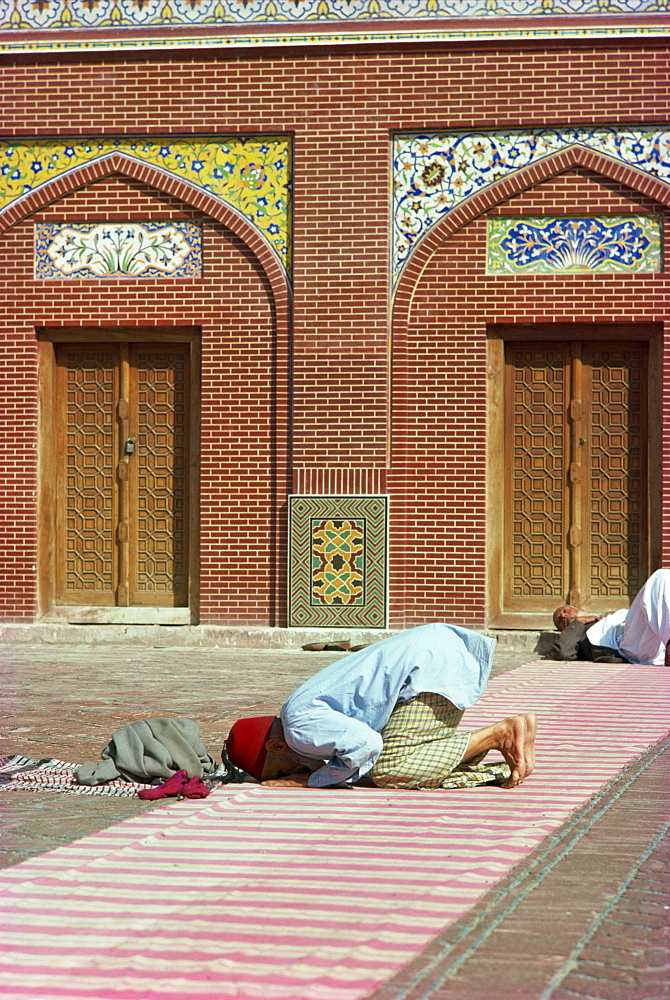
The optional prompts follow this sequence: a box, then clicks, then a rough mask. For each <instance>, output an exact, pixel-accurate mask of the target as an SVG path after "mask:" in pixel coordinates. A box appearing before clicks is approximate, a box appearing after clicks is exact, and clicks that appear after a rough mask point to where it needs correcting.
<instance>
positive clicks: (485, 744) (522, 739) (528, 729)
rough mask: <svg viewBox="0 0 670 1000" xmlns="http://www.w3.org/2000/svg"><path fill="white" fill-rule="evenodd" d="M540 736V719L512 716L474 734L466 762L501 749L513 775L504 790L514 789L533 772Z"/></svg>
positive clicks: (530, 714) (531, 716)
mask: <svg viewBox="0 0 670 1000" xmlns="http://www.w3.org/2000/svg"><path fill="white" fill-rule="evenodd" d="M536 733H537V718H536V716H535V713H534V712H524V714H523V715H513V716H510V717H509V718H508V719H503V720H502V722H496V723H494V725H492V726H487V727H486V729H478V730H477V731H476V732H473V733H470V742H469V744H468V749H467V751H466V754H465V756H464V758H463V760H465V761H467V760H470V759H471V758H472V757H476V756H477V754H480V753H486V751H487V750H499V751H500V753H501V754H502V755H503V757H504V758H505V761H506V762H507V764H509V768H510V771H511V772H512V773H511V774H510V776H509V778H508V779H507V781H506V782H505V784H504V786H503V787H504V788H514V786H515V785H520V784H521V782H522V781H523V780H524V779H525V778H527V777H528V776H529V775H530V774H532V772H533V769H534V767H535V734H536Z"/></svg>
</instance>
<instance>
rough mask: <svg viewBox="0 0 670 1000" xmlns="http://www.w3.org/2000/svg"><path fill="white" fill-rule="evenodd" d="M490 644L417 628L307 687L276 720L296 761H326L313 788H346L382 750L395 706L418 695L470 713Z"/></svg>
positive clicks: (438, 627)
mask: <svg viewBox="0 0 670 1000" xmlns="http://www.w3.org/2000/svg"><path fill="white" fill-rule="evenodd" d="M494 647H495V639H491V638H488V637H487V636H484V635H480V634H479V633H478V632H471V631H469V629H465V628H460V627H459V626H457V625H443V624H440V623H435V624H432V625H421V626H419V627H418V628H413V629H410V630H409V631H407V632H402V633H400V634H399V635H394V636H392V637H391V638H390V639H383V640H382V641H381V642H376V643H374V645H372V646H368V647H367V648H366V649H362V650H360V651H359V652H358V653H352V654H350V655H349V656H345V657H342V658H341V659H339V660H338V661H337V662H336V663H332V664H331V665H330V666H328V667H324V669H323V670H320V671H319V672H318V673H317V674H314V676H313V677H310V678H309V680H307V681H305V683H304V684H302V685H301V686H300V687H299V688H298V690H297V691H295V692H294V693H293V694H292V695H291V697H290V698H289V699H288V701H286V703H285V704H284V705H283V707H282V709H281V713H280V717H281V720H282V724H283V726H284V737H285V739H286V742H287V743H288V745H289V746H290V747H291V748H292V749H293V750H295V751H296V752H297V753H301V754H304V755H305V756H307V757H316V758H319V759H321V760H324V761H325V763H324V765H323V767H320V768H319V769H318V770H317V771H314V772H313V773H312V774H311V775H310V777H309V782H308V784H309V785H310V787H312V788H326V787H328V786H332V785H342V784H344V783H350V782H352V781H355V780H356V779H357V778H359V777H362V776H363V775H364V774H366V773H367V772H368V771H369V770H370V768H371V767H372V766H373V764H374V763H375V761H376V760H377V758H378V757H379V755H380V753H381V750H382V738H381V736H380V735H379V734H380V732H381V730H382V729H383V728H384V726H385V725H386V723H387V722H388V720H389V717H390V715H391V712H392V711H393V709H394V708H395V706H396V704H397V703H398V702H399V701H410V700H411V699H412V698H415V697H416V696H417V695H419V694H422V693H424V692H433V693H434V694H441V695H443V696H444V697H445V698H448V699H449V701H450V702H452V703H453V704H454V705H455V706H456V707H457V708H461V709H464V708H469V707H470V706H471V705H474V703H475V702H476V701H477V700H478V699H479V698H480V697H481V696H482V694H483V693H484V691H485V689H486V685H487V683H488V678H489V673H490V671H491V662H492V660H493V650H494Z"/></svg>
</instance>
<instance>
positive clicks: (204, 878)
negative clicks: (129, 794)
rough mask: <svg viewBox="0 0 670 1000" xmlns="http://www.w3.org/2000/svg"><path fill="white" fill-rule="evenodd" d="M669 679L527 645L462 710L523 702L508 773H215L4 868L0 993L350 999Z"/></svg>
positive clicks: (626, 741) (502, 858)
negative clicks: (484, 780)
mask: <svg viewBox="0 0 670 1000" xmlns="http://www.w3.org/2000/svg"><path fill="white" fill-rule="evenodd" d="M669 696H670V670H668V668H667V667H657V666H652V667H649V666H637V665H632V664H622V665H619V664H613V665H609V664H608V665H604V664H603V665H601V664H593V663H589V664H586V663H567V664H566V663H556V662H540V663H531V664H527V665H525V666H522V667H519V668H517V669H516V670H513V671H510V672H509V673H506V674H503V675H502V676H500V677H497V678H495V679H494V680H493V681H492V682H491V684H490V686H489V689H488V692H487V693H486V695H485V696H484V698H483V699H482V700H481V701H480V702H479V703H478V704H477V705H476V706H475V707H474V708H472V709H468V710H467V711H466V713H465V718H464V720H463V725H465V726H467V728H468V729H474V728H478V727H481V726H483V725H485V724H488V723H490V722H493V721H495V720H496V719H500V718H503V717H505V716H507V715H512V714H516V713H518V712H521V711H528V710H534V711H536V712H537V713H538V717H539V735H538V747H537V750H538V753H537V769H536V771H535V773H534V774H533V775H532V777H531V778H530V779H529V780H527V781H525V782H524V784H523V785H520V786H519V787H517V788H514V789H509V790H507V789H502V788H499V787H496V786H491V785H484V786H479V787H477V788H469V789H464V790H444V789H436V790H429V791H406V790H402V789H392V790H391V789H382V788H366V789H363V788H357V789H353V790H344V789H332V790H323V789H314V790H310V789H286V788H284V789H282V788H272V787H263V786H262V785H234V786H227V788H225V789H224V788H222V789H215V790H214V792H213V793H212V794H211V795H210V796H209V798H207V799H205V800H197V799H192V800H184V801H181V802H178V803H175V804H174V805H166V806H164V807H163V808H161V809H154V810H150V811H146V812H143V813H142V814H141V815H139V816H136V817H133V818H132V819H129V820H125V821H124V822H122V823H120V824H118V825H117V826H114V827H111V828H109V829H106V830H103V831H101V832H99V833H96V834H92V835H89V836H87V837H84V838H83V839H81V840H79V841H77V842H75V843H73V844H69V845H67V846H65V847H59V848H56V849H55V850H53V851H50V852H49V853H47V854H44V855H41V856H39V857H36V858H33V859H31V860H29V861H25V862H23V863H21V864H19V865H16V866H15V867H13V868H9V869H7V870H6V871H4V872H0V912H1V914H2V916H1V918H0V920H1V925H2V926H1V928H0V933H1V934H2V942H3V948H2V955H1V956H0V962H1V963H2V964H1V965H0V995H1V996H2V998H3V1000H35V998H39V1000H75V998H76V1000H158V998H160V1000H233V998H235V1000H259V998H261V997H262V998H263V1000H364V998H366V997H369V996H370V995H371V994H372V993H373V992H374V991H375V990H376V989H377V988H378V987H379V986H380V985H381V984H383V983H385V982H387V981H388V980H389V979H390V978H391V977H392V976H393V975H394V974H396V973H397V972H399V971H400V969H402V968H403V967H404V966H405V965H407V964H408V963H409V962H410V961H412V959H414V958H415V957H416V956H417V955H418V954H419V952H421V951H422V949H423V948H424V947H425V946H426V945H427V944H428V943H429V942H430V941H431V940H432V939H433V938H434V937H435V936H436V935H437V934H439V933H440V932H442V931H443V930H444V928H445V927H447V926H449V925H450V924H451V923H452V922H454V921H456V920H458V919H459V918H461V917H464V916H465V914H466V913H467V911H468V910H469V909H470V908H471V907H472V906H473V905H474V904H476V903H477V902H478V901H479V900H481V898H482V897H483V896H484V895H485V894H486V893H487V892H488V891H489V890H490V889H492V888H493V887H494V886H495V885H496V884H497V883H498V882H499V881H500V880H501V879H502V878H504V877H505V876H506V875H507V874H508V873H509V872H510V871H511V869H512V868H513V867H514V866H515V865H516V864H517V863H519V862H520V861H522V860H523V859H524V858H526V857H527V856H528V855H529V854H530V853H531V852H532V851H533V850H534V849H535V848H536V847H538V845H540V844H541V842H542V841H543V840H544V839H545V838H547V837H550V836H551V835H552V833H554V831H556V830H557V828H558V827H559V826H560V825H561V824H562V823H563V822H564V821H565V820H566V819H568V818H569V817H570V816H571V815H572V814H573V813H574V812H575V810H578V809H580V808H581V807H582V806H584V805H585V804H586V803H587V802H588V801H589V800H590V799H591V797H592V796H593V795H594V794H595V793H597V792H599V791H600V790H601V789H603V787H604V786H606V785H607V784H608V783H609V782H610V781H611V780H612V779H614V778H615V777H616V776H617V774H619V772H620V771H621V770H622V769H623V768H624V767H626V766H627V765H628V764H630V763H631V762H632V761H633V760H634V759H635V758H636V757H638V756H639V755H640V754H642V753H643V752H644V751H645V750H647V749H648V748H649V747H650V746H651V745H653V744H655V743H657V742H658V741H659V739H661V738H662V737H663V736H664V735H665V733H666V731H667V728H668V721H669V719H668V715H669V706H670V697H669ZM492 756H495V755H492ZM594 808H596V807H595V806H594ZM596 811H597V810H596Z"/></svg>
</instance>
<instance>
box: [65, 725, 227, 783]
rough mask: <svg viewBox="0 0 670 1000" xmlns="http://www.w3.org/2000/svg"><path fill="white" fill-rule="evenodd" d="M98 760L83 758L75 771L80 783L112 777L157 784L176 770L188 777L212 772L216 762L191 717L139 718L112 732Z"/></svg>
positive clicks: (201, 775) (200, 776) (102, 780)
mask: <svg viewBox="0 0 670 1000" xmlns="http://www.w3.org/2000/svg"><path fill="white" fill-rule="evenodd" d="M101 757H102V759H101V760H100V762H99V763H97V764H96V763H94V762H92V761H86V762H85V763H84V764H81V765H80V766H79V767H78V768H77V769H76V770H75V772H74V776H75V778H76V780H77V781H78V782H79V784H80V785H102V784H103V783H104V782H105V781H111V780H112V779H113V778H123V779H124V780H125V781H145V782H147V783H149V782H151V783H153V784H160V783H161V782H163V781H165V779H166V778H169V777H170V775H172V774H174V773H175V771H182V770H184V771H188V775H189V777H190V778H193V777H194V776H197V777H199V778H202V777H203V775H206V774H211V772H212V771H215V770H216V767H217V765H216V764H215V762H214V760H213V759H212V758H211V757H210V755H209V754H208V753H207V751H206V749H205V747H204V746H203V743H202V740H201V739H200V730H199V729H198V726H197V725H196V723H195V722H192V721H191V719H182V718H172V719H167V718H166V719H139V720H137V721H136V722H130V723H129V724H128V725H127V726H124V727H123V729H119V731H118V732H116V733H114V735H113V736H112V739H111V740H110V742H109V743H108V744H107V746H106V747H105V749H104V750H103V751H102V755H101Z"/></svg>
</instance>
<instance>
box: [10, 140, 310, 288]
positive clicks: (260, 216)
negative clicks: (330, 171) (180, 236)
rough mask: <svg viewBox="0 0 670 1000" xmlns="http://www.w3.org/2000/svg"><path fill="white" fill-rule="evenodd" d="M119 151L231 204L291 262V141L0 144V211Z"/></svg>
mask: <svg viewBox="0 0 670 1000" xmlns="http://www.w3.org/2000/svg"><path fill="white" fill-rule="evenodd" d="M113 153H122V154H123V155H125V156H128V157H130V158H132V159H134V160H136V161H138V162H140V163H145V164H150V165H151V166H154V167H157V168H158V169H160V170H161V171H162V172H165V173H169V174H171V175H172V176H173V177H177V178H178V179H179V180H182V181H188V182H189V183H190V184H192V185H193V186H194V187H195V188H197V189H198V190H201V191H205V192H207V193H208V194H210V195H212V196H213V197H215V198H218V199H219V200H220V201H221V202H222V203H225V204H229V205H231V206H232V207H233V208H234V209H236V211H237V212H239V213H240V214H241V215H243V216H244V217H245V218H246V219H247V220H248V221H249V222H250V223H251V224H252V225H253V226H254V227H255V229H256V230H258V231H259V233H261V234H262V235H263V237H264V239H265V240H266V242H267V243H268V244H269V245H270V246H271V247H272V249H273V250H274V251H275V253H276V254H277V256H278V257H279V259H280V260H281V262H282V265H283V266H284V268H286V270H289V269H290V263H291V232H290V225H291V199H290V183H291V168H292V146H291V140H290V139H289V138H286V137H279V136H234V137H231V136H224V137H217V138H213V137H194V138H191V139H174V138H170V137H167V136H165V137H151V138H148V137H145V138H143V137H124V138H109V137H95V138H84V139H81V138H79V139H73V138H68V139H44V140H43V139H35V140H24V139H17V140H15V141H13V142H9V141H6V140H5V141H4V142H2V143H0V212H1V211H4V210H6V209H7V208H9V206H10V205H14V204H16V203H17V202H18V201H19V199H21V198H22V197H24V196H25V195H27V194H30V192H32V191H35V190H36V189H37V188H39V187H40V186H42V185H43V184H46V183H49V182H52V181H54V180H56V179H57V178H62V177H65V176H66V175H67V174H68V173H70V172H71V171H73V170H74V169H76V168H79V167H82V166H85V165H86V164H90V163H94V162H96V161H98V160H101V159H103V158H104V157H105V156H108V155H110V154H113Z"/></svg>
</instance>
